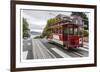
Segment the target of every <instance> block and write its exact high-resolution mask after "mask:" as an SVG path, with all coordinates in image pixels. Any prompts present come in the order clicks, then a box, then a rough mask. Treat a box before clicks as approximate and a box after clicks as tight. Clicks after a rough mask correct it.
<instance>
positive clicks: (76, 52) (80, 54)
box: [73, 52, 84, 57]
mask: <svg viewBox="0 0 100 72" xmlns="http://www.w3.org/2000/svg"><path fill="white" fill-rule="evenodd" d="M73 53H75V54H76V55H78V56H80V57H84V55H82V54H80V53H77V52H73Z"/></svg>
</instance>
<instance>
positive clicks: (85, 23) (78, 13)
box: [71, 12, 88, 30]
mask: <svg viewBox="0 0 100 72" xmlns="http://www.w3.org/2000/svg"><path fill="white" fill-rule="evenodd" d="M74 15H77V16H80V17H82V19H83V22H84V25H86V26H85V27H84V29H85V30H88V17H87V15H86V14H85V13H84V12H72V14H71V16H74Z"/></svg>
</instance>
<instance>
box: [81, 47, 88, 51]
mask: <svg viewBox="0 0 100 72" xmlns="http://www.w3.org/2000/svg"><path fill="white" fill-rule="evenodd" d="M79 49H81V50H84V51H89V50H88V49H86V48H83V47H79Z"/></svg>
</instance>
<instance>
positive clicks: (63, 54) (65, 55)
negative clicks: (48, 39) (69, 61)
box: [51, 48, 70, 58]
mask: <svg viewBox="0 0 100 72" xmlns="http://www.w3.org/2000/svg"><path fill="white" fill-rule="evenodd" d="M51 49H52V50H54V51H55V52H56V53H57V54H59V55H60V56H62V57H64V58H67V57H70V56H69V55H67V54H66V53H64V52H62V51H60V50H59V49H57V48H51Z"/></svg>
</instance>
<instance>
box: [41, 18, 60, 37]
mask: <svg viewBox="0 0 100 72" xmlns="http://www.w3.org/2000/svg"><path fill="white" fill-rule="evenodd" d="M58 21H60V19H58V18H57V17H54V18H51V19H48V20H47V24H46V26H45V28H44V30H43V32H42V36H43V37H44V36H47V35H48V30H49V26H50V25H52V24H54V23H56V22H58Z"/></svg>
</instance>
